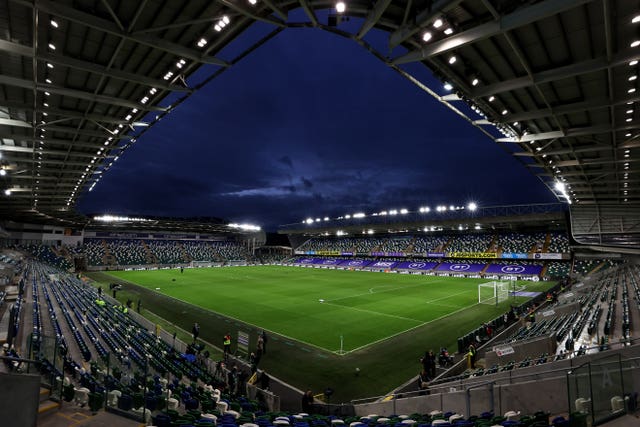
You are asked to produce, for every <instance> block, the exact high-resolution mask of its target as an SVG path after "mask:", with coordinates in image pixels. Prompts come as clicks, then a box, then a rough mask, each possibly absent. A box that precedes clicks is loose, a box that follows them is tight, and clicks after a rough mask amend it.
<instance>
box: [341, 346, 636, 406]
mask: <svg viewBox="0 0 640 427" xmlns="http://www.w3.org/2000/svg"><path fill="white" fill-rule="evenodd" d="M617 354H619V355H620V358H621V360H622V362H623V364H622V365H623V368H622V369H621V371H622V374H623V376H622V377H623V378H624V390H625V393H633V392H636V391H638V386H637V385H638V384H640V370H639V369H634V368H633V366H634V365H635V364H636V363H638V361H640V344H636V345H633V346H630V347H626V348H624V349H622V350H620V351H619V352H617V353H616V352H612V351H608V352H606V353H604V354H603V353H595V354H590V355H584V356H579V357H576V358H573V359H565V360H561V361H558V362H554V363H553V364H548V363H547V364H542V365H537V366H531V367H527V368H519V369H517V370H511V371H506V372H499V373H497V374H493V375H491V376H487V377H485V376H481V377H472V378H468V379H465V380H459V381H452V382H449V383H445V384H441V385H438V386H437V387H433V388H430V393H431V394H429V395H425V393H426V392H424V391H421V392H418V391H416V392H412V393H398V394H395V395H389V396H381V397H378V398H372V399H368V400H369V401H365V402H362V403H360V402H357V401H356V402H354V409H355V413H356V415H358V416H366V415H368V414H378V415H381V416H388V415H393V414H412V413H430V412H431V411H434V410H440V411H443V412H447V411H456V412H458V413H461V414H465V415H474V414H475V415H478V414H480V413H482V412H484V411H489V410H493V411H494V412H495V413H496V414H504V413H505V412H507V411H510V410H515V411H521V412H522V413H523V414H526V413H535V412H536V411H540V410H543V411H545V412H550V413H551V414H559V413H566V412H573V411H575V408H574V407H571V408H570V407H569V401H568V389H567V381H568V380H567V373H568V372H570V371H574V370H576V368H578V367H580V366H582V365H584V364H586V363H587V362H591V363H599V362H601V361H602V360H606V359H608V360H610V359H611V358H612V357H615V356H616V355H617ZM625 362H630V363H625ZM551 368H552V369H551ZM601 380H602V379H601V378H595V377H594V378H593V385H594V388H597V387H598V384H599V381H601ZM416 389H417V382H416ZM585 397H587V398H588V397H589V396H585ZM610 397H613V396H610ZM374 399H375V401H373V400H374ZM572 405H573V403H572Z"/></svg>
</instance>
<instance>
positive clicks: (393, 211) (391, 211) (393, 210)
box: [389, 209, 398, 215]
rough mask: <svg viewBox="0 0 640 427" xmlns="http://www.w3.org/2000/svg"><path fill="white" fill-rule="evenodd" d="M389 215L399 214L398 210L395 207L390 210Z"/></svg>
mask: <svg viewBox="0 0 640 427" xmlns="http://www.w3.org/2000/svg"><path fill="white" fill-rule="evenodd" d="M389 215H398V211H397V210H395V209H392V210H390V211H389Z"/></svg>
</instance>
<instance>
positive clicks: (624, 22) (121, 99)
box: [0, 0, 640, 228]
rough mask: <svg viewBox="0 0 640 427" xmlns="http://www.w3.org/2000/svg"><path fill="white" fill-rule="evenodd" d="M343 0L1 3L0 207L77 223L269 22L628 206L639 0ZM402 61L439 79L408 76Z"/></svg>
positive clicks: (574, 186)
mask: <svg viewBox="0 0 640 427" xmlns="http://www.w3.org/2000/svg"><path fill="white" fill-rule="evenodd" d="M344 3H345V4H346V11H345V12H344V14H339V13H338V12H337V11H336V3H334V2H333V1H314V0H299V1H290V0H287V1H280V0H255V1H254V0H218V1H211V0H188V1H179V2H177V1H168V0H141V1H136V2H132V1H125V0H73V1H72V0H56V1H52V0H35V1H30V0H29V1H27V0H0V32H1V35H0V58H1V61H0V142H1V143H0V153H1V154H2V158H0V162H1V167H2V169H3V170H4V171H6V175H5V176H1V177H0V187H1V188H2V191H3V192H4V191H5V190H9V192H10V195H9V196H7V195H5V194H0V198H1V199H0V216H1V217H9V218H14V219H15V218H20V219H23V220H42V218H49V219H51V218H58V219H62V220H68V221H72V222H73V221H76V220H77V214H76V213H75V212H74V206H75V204H76V201H77V200H78V197H79V196H80V195H81V194H82V193H83V192H85V191H89V190H91V189H92V188H93V186H94V185H95V184H96V183H97V182H98V181H99V180H100V179H101V178H102V176H103V174H105V173H107V172H108V170H109V168H110V167H111V165H112V164H113V162H115V161H117V159H118V158H119V156H120V155H122V153H123V152H124V151H126V149H127V148H128V147H130V146H131V145H132V144H133V143H135V141H136V140H137V139H138V138H140V137H141V136H142V135H143V134H144V133H145V131H146V130H147V129H149V127H150V126H153V124H155V123H156V122H157V121H158V120H161V119H162V118H164V117H165V116H166V115H167V114H168V113H170V112H171V110H172V109H174V108H176V107H177V106H178V105H179V104H180V103H181V102H183V101H184V100H185V99H187V98H188V97H189V96H190V95H191V94H192V93H194V92H195V91H197V90H198V89H199V88H200V87H202V86H203V85H204V84H206V83H207V82H208V81H210V80H211V79H213V78H215V77H216V76H218V75H219V74H220V73H222V72H224V71H226V70H228V69H230V68H231V67H232V66H233V64H235V63H236V62H238V61H239V60H241V59H242V58H243V57H244V56H246V55H247V54H249V53H251V51H253V50H254V49H256V48H257V47H259V46H260V45H262V44H263V43H265V42H266V41H268V40H269V39H270V38H272V37H273V36H275V35H276V34H278V33H279V32H280V31H282V30H284V29H286V28H288V27H303V26H307V27H317V28H320V29H323V30H326V31H330V32H333V33H335V34H338V35H341V36H344V37H346V38H349V39H351V40H353V41H354V42H356V43H358V44H360V45H361V46H363V48H365V49H367V50H369V51H371V52H372V54H374V55H375V56H376V57H378V58H379V59H380V60H381V61H382V62H383V63H384V64H386V65H387V66H389V67H392V68H393V69H394V70H396V71H397V72H398V73H400V74H401V75H403V76H404V77H406V78H407V79H410V80H411V81H413V82H414V83H415V84H416V86H418V88H419V89H420V90H424V91H426V92H428V93H430V94H431V95H432V96H434V97H435V98H436V99H438V100H439V101H441V102H442V103H443V104H444V105H445V106H446V107H448V108H451V109H452V110H453V111H455V112H456V113H458V114H459V115H460V117H461V120H466V121H468V122H469V123H471V124H472V125H474V126H476V127H478V128H479V129H480V130H481V131H482V132H483V133H485V134H486V135H487V137H488V138H490V139H492V140H493V141H495V143H497V144H501V145H502V146H503V147H504V149H505V150H507V151H508V152H510V153H512V154H513V155H514V156H516V157H517V158H518V159H519V160H520V161H522V163H523V164H524V167H527V168H529V169H530V170H531V171H532V173H534V174H535V175H537V176H539V177H540V179H542V180H543V181H544V182H545V183H546V184H547V186H548V187H549V188H550V189H551V190H552V191H554V192H556V194H558V196H559V198H560V199H561V200H564V196H563V195H562V194H561V193H562V192H563V191H564V192H565V193H566V196H567V197H568V198H569V199H570V200H571V201H572V203H573V204H574V205H578V206H580V205H583V206H594V205H595V206H599V205H614V206H616V207H620V209H619V212H627V211H628V209H630V208H626V206H627V204H628V205H629V206H635V207H634V209H635V211H634V212H638V211H639V210H638V208H637V205H638V202H640V196H639V194H640V191H639V190H640V178H639V177H638V173H639V170H638V160H639V159H640V154H638V153H639V152H640V141H639V140H638V136H639V133H640V132H639V131H638V129H639V126H638V120H640V108H638V107H639V104H638V103H639V102H640V93H639V92H637V91H636V88H637V86H638V80H637V79H636V76H637V74H638V72H639V71H640V67H639V65H638V63H637V60H638V58H640V46H639V45H640V22H638V21H640V18H639V19H636V15H638V14H640V9H639V7H638V3H637V2H634V1H612V0H542V1H532V0H526V1H524V0H522V1H519V0H422V1H420V0H406V1H394V2H392V1H390V0H378V1H375V2H371V1H356V0H350V1H345V2H344ZM294 9H301V10H302V11H303V13H301V14H297V13H290V12H292V11H293V10H294ZM292 16H296V17H298V16H303V17H304V18H303V19H302V20H298V19H297V18H296V19H293V18H292ZM343 16H348V17H349V19H350V22H349V25H344V24H343V23H342V22H341V21H342V20H343ZM345 21H346V19H345ZM255 23H258V24H257V25H260V26H262V27H264V28H267V29H268V31H266V33H265V34H264V35H261V36H259V37H258V38H256V40H255V41H253V43H251V44H250V45H249V46H243V47H242V48H241V49H240V52H239V53H237V54H234V55H231V54H230V53H229V51H228V50H225V48H226V47H227V46H228V45H230V44H231V43H233V42H234V41H236V40H237V39H238V36H240V35H241V34H243V33H244V32H245V30H247V29H248V28H249V27H251V26H252V25H253V24H255ZM354 24H356V25H354ZM347 27H349V28H355V30H354V31H350V30H348V29H347ZM374 28H377V29H380V30H383V31H385V32H386V33H388V37H387V39H386V40H387V43H386V46H375V43H373V42H372V41H370V37H369V36H370V35H371V34H372V33H373V32H372V30H373V29H374ZM636 40H637V41H636ZM382 52H384V53H382ZM310 54H311V53H310ZM415 63H420V64H422V65H424V66H426V67H428V68H429V69H431V70H432V71H433V73H434V75H435V76H436V77H437V78H438V79H439V80H440V83H439V84H438V85H437V86H438V87H433V85H431V87H429V85H428V84H427V83H426V82H424V81H421V80H420V79H419V78H417V77H415V76H414V75H412V74H411V72H410V70H413V69H414V68H412V67H413V64H415ZM203 66H204V67H205V68H204V69H206V72H204V73H197V74H194V73H195V72H196V70H201V69H203V68H202V67H203ZM442 83H448V84H449V85H450V86H448V87H450V89H449V90H446V89H443V88H442V87H441V84H442ZM497 173H499V171H497ZM557 182H561V183H562V184H563V185H564V186H565V187H564V189H562V187H556V183H557ZM595 215H598V213H597V212H596V213H595ZM635 227H636V228H637V227H638V226H637V225H636V226H635ZM632 228H633V226H632Z"/></svg>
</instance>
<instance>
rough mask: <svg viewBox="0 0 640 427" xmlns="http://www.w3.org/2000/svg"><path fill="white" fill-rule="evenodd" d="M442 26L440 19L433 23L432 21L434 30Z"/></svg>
mask: <svg viewBox="0 0 640 427" xmlns="http://www.w3.org/2000/svg"><path fill="white" fill-rule="evenodd" d="M442 24H443V22H442V19H440V18H438V19H436V20H435V21H433V26H434V27H435V28H440V27H442Z"/></svg>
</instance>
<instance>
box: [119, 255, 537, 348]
mask: <svg viewBox="0 0 640 427" xmlns="http://www.w3.org/2000/svg"><path fill="white" fill-rule="evenodd" d="M109 274H111V275H113V276H115V277H117V278H119V279H122V280H125V281H128V282H131V283H134V284H138V285H140V286H143V287H145V288H148V289H150V290H153V291H155V292H158V293H161V294H163V295H166V296H170V297H173V298H177V299H179V300H182V301H184V302H188V303H190V304H194V305H196V306H199V307H202V308H204V309H206V310H211V311H213V312H216V313H219V314H221V315H223V316H227V317H231V318H233V319H238V320H241V321H243V322H246V323H248V324H250V325H254V326H255V327H257V328H264V329H266V330H268V331H272V332H274V333H277V334H279V335H281V336H283V337H286V338H289V339H292V340H295V341H298V342H301V343H305V344H307V345H309V346H313V347H315V348H318V349H322V350H326V351H328V352H334V353H335V352H340V350H342V352H345V353H348V352H354V351H357V350H359V349H364V348H366V347H368V346H371V345H372V344H374V343H377V342H381V341H383V340H385V339H387V338H390V337H394V336H399V335H401V334H403V333H406V332H408V331H411V330H414V329H418V328H421V327H423V326H425V325H428V324H430V323H431V322H434V321H435V320H437V319H442V318H444V317H446V316H450V315H452V314H455V316H452V317H451V318H450V321H449V322H448V323H447V324H448V325H449V327H450V332H451V333H453V334H458V336H459V335H462V334H463V333H466V332H468V330H465V329H464V327H466V326H457V325H456V319H460V320H461V321H463V322H468V317H469V316H474V317H475V318H476V320H475V321H474V322H473V323H475V324H481V323H482V322H483V321H486V320H489V319H491V318H493V317H495V316H496V315H498V314H499V313H502V312H504V311H505V310H506V309H508V307H509V304H512V303H514V300H513V299H512V298H510V299H509V301H506V302H504V303H502V304H501V305H500V306H499V307H495V306H485V305H477V300H478V286H477V285H478V284H479V283H484V282H487V281H488V279H466V278H454V277H439V276H422V275H410V274H385V273H380V272H365V271H346V270H328V269H310V268H300V267H281V266H260V267H231V268H201V269H185V270H184V273H180V270H175V269H172V270H151V271H114V272H109ZM520 284H524V285H525V286H526V288H527V290H529V291H544V290H545V289H546V288H547V287H548V286H549V283H534V282H520ZM157 288H159V289H157ZM524 300H525V298H518V301H516V303H517V304H519V303H521V302H523V301H524ZM472 307H473V308H474V309H473V310H471V308H472ZM465 325H466V323H465ZM461 328H463V329H462V330H461ZM341 337H342V338H343V340H342V349H341Z"/></svg>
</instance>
